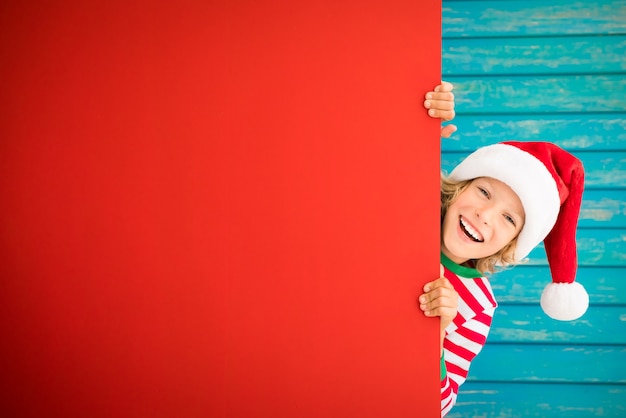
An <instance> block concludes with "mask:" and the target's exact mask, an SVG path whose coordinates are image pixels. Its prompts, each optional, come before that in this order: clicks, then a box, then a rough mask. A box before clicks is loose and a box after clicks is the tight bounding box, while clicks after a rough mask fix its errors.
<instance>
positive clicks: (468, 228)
mask: <svg viewBox="0 0 626 418" xmlns="http://www.w3.org/2000/svg"><path fill="white" fill-rule="evenodd" d="M461 225H462V226H463V229H465V231H466V232H467V233H468V234H469V235H470V236H471V237H472V238H473V239H474V241H478V242H482V241H483V238H482V236H481V235H480V233H478V231H476V230H475V229H474V228H472V227H471V226H470V225H468V224H466V223H465V222H464V221H463V219H461Z"/></svg>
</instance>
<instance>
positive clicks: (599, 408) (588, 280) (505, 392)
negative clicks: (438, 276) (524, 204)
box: [441, 0, 626, 418]
mask: <svg viewBox="0 0 626 418" xmlns="http://www.w3.org/2000/svg"><path fill="white" fill-rule="evenodd" d="M442 44H443V56H442V59H443V68H442V70H443V77H442V78H443V79H444V80H447V81H451V82H452V83H454V85H455V96H456V112H457V117H456V118H455V120H454V124H456V125H457V126H458V131H457V132H456V133H455V134H454V135H453V136H452V137H451V138H450V139H445V140H443V141H442V148H441V149H442V159H441V166H442V169H443V170H444V171H448V172H449V171H450V170H451V169H452V168H453V167H454V166H455V165H456V164H458V163H459V162H460V161H461V160H462V159H463V158H464V157H465V156H466V155H468V154H469V153H470V152H472V151H474V150H475V149H476V148H478V147H481V146H484V145H489V144H493V143H497V142H500V141H506V140H519V141H551V142H554V143H556V144H557V145H560V146H561V147H563V148H565V149H567V150H569V151H571V152H573V153H574V154H575V155H576V156H577V157H579V158H580V159H581V161H582V162H583V164H584V166H585V172H586V182H585V183H586V184H585V192H584V195H583V202H582V208H581V212H580V219H579V229H578V232H577V245H578V256H579V268H578V271H577V278H576V280H577V281H578V282H579V283H581V284H582V285H583V286H585V288H586V289H587V291H588V293H589V297H590V303H591V305H590V307H589V310H588V311H587V313H585V315H584V316H583V317H582V318H580V319H578V320H576V321H570V322H561V321H555V320H552V319H550V318H549V317H547V316H546V315H545V314H544V313H543V311H542V310H541V307H540V306H539V299H540V296H541V292H542V291H543V289H544V287H545V286H546V284H548V283H550V281H551V276H550V270H549V267H548V265H547V260H546V256H545V251H544V249H543V245H539V246H538V247H537V248H536V249H535V250H533V251H532V252H531V254H530V256H529V260H528V262H527V263H525V264H522V265H519V266H516V267H514V268H511V269H507V270H505V271H501V272H498V273H496V274H494V275H493V276H491V278H490V281H491V284H492V287H493V291H494V294H495V296H496V299H497V300H498V303H499V307H498V309H497V310H496V314H495V316H494V321H493V326H492V329H491V333H490V335H489V338H488V340H487V345H486V346H485V348H484V349H483V352H481V353H480V354H479V355H478V357H477V358H476V359H475V361H474V362H473V364H472V366H471V368H470V372H469V378H468V379H469V380H468V382H466V383H465V384H464V385H463V386H462V387H461V391H460V394H459V398H458V401H457V404H456V406H455V407H454V408H453V410H452V412H451V413H450V414H449V415H448V417H449V418H459V417H480V418H512V417H542V418H545V417H553V416H558V417H580V418H588V417H592V416H602V417H624V416H626V381H625V378H624V376H625V375H626V246H625V243H626V59H624V57H625V56H626V1H625V0H593V1H575V0H545V1H539V0H531V1H522V0H507V1H498V2H489V1H475V0H456V1H450V0H444V2H443V42H442ZM557 268H558V266H557Z"/></svg>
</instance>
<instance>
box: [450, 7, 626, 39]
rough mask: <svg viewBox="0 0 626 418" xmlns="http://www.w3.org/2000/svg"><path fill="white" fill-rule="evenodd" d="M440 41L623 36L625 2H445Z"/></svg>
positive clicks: (625, 26) (624, 31)
mask: <svg viewBox="0 0 626 418" xmlns="http://www.w3.org/2000/svg"><path fill="white" fill-rule="evenodd" d="M442 22H443V32H442V34H443V37H444V38H447V37H462V38H468V37H500V36H527V35H534V36H535V35H541V36H547V35H580V34H585V35H589V34H599V35H606V34H624V33H626V1H624V0H597V1H593V2H586V1H550V2H546V1H541V0H532V1H499V2H493V1H444V2H443V8H442Z"/></svg>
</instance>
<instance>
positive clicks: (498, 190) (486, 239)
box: [441, 177, 525, 264]
mask: <svg viewBox="0 0 626 418" xmlns="http://www.w3.org/2000/svg"><path fill="white" fill-rule="evenodd" d="M524 217H525V214H524V208H523V206H522V202H521V201H520V199H519V197H518V196H517V194H515V192H514V191H513V190H512V189H511V188H510V187H509V186H507V185H506V184H504V183H502V182H501V181H498V180H496V179H493V178H490V177H480V178H477V179H474V180H472V182H471V183H470V184H469V186H468V187H467V188H466V189H465V190H463V192H462V193H461V194H460V195H459V196H458V197H457V198H456V199H455V200H454V201H453V202H452V203H451V204H450V206H449V207H448V210H447V211H446V214H445V216H444V219H443V224H442V232H441V239H442V243H441V251H442V252H443V253H444V254H445V255H446V256H447V257H448V258H450V260H452V261H454V262H455V263H457V264H463V263H465V262H466V261H468V260H472V259H481V258H484V257H489V256H491V255H494V254H496V253H497V252H498V251H500V250H501V249H503V248H504V247H505V246H506V245H507V244H508V243H509V242H511V241H512V240H513V239H514V238H515V237H516V236H517V235H518V234H519V232H520V231H521V230H522V227H523V226H524Z"/></svg>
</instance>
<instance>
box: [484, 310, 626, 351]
mask: <svg viewBox="0 0 626 418" xmlns="http://www.w3.org/2000/svg"><path fill="white" fill-rule="evenodd" d="M488 342H489V343H565V344H622V345H623V344H626V313H625V311H624V307H623V305H619V306H591V307H590V308H589V310H588V311H587V312H586V313H585V314H584V315H583V316H582V318H580V319H577V320H575V321H556V320H553V319H551V318H549V317H548V316H547V315H546V314H545V313H543V312H542V310H541V307H540V306H539V304H538V303H537V304H532V305H525V304H524V305H504V304H502V305H500V306H499V307H498V309H497V310H496V314H495V316H494V318H493V325H492V327H491V332H490V334H489V337H488Z"/></svg>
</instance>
